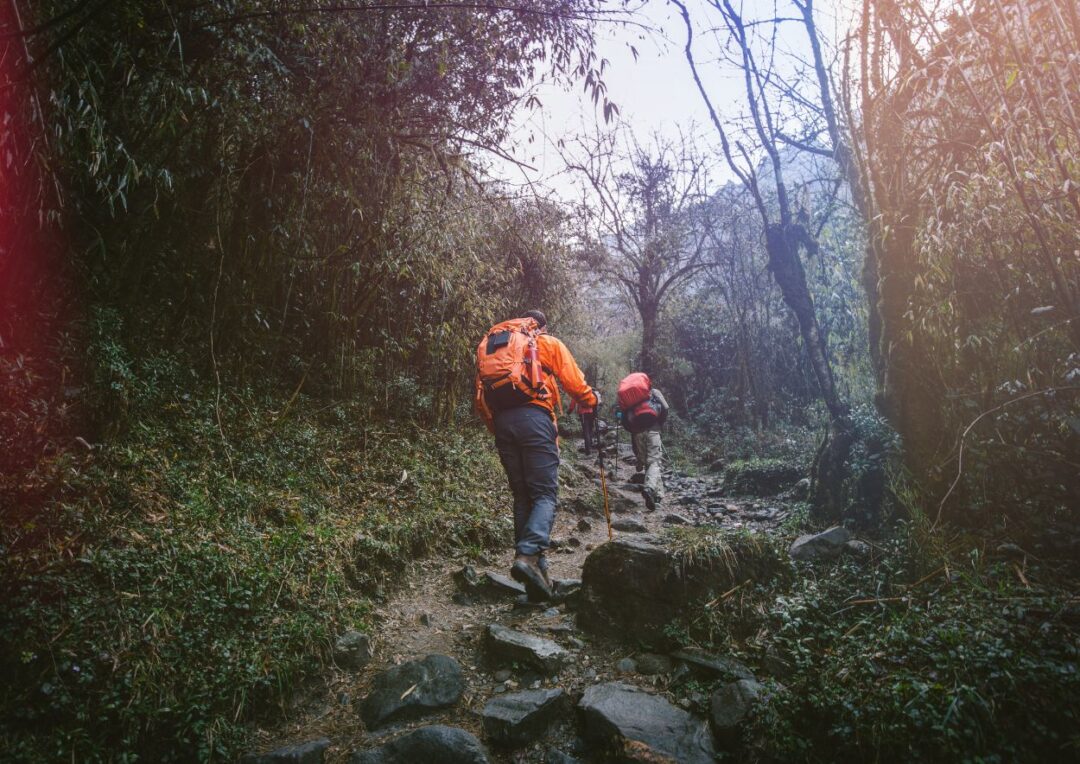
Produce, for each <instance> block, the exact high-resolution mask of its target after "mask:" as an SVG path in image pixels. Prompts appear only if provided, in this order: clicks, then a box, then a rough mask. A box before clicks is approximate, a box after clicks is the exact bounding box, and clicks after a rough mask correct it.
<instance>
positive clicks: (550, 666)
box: [487, 623, 568, 674]
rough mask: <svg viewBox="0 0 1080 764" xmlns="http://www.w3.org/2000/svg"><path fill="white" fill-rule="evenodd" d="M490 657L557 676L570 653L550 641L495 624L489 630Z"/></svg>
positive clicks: (488, 645)
mask: <svg viewBox="0 0 1080 764" xmlns="http://www.w3.org/2000/svg"><path fill="white" fill-rule="evenodd" d="M487 647H488V655H489V656H490V657H491V658H492V659H494V660H495V661H505V662H512V663H521V664H525V665H528V666H532V667H533V668H536V669H539V670H540V671H543V672H544V673H545V674H555V673H557V672H558V671H559V669H561V668H562V666H563V663H564V662H565V661H566V658H567V655H568V653H567V652H566V650H564V649H563V648H561V647H559V645H557V644H556V643H554V642H552V641H551V640H550V639H543V638H542V637H534V636H533V635H532V634H525V633H524V632H521V631H514V630H513V629H508V628H506V627H505V626H502V625H501V624H497V623H493V624H491V625H490V626H488V629H487Z"/></svg>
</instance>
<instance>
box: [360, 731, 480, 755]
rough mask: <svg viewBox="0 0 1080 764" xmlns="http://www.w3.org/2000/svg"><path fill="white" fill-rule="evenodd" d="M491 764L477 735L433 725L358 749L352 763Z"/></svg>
mask: <svg viewBox="0 0 1080 764" xmlns="http://www.w3.org/2000/svg"><path fill="white" fill-rule="evenodd" d="M418 762H422V763H423V764H488V757H487V751H485V750H484V746H482V745H481V744H480V741H479V740H477V739H476V737H475V736H474V735H472V734H471V733H469V732H466V731H465V730H463V729H459V728H457V727H445V726H443V725H441V724H433V725H431V726H429V727H420V728H419V729H416V730H413V731H412V732H410V733H408V734H406V735H402V736H401V737H399V738H396V739H394V740H391V741H390V742H389V743H387V744H386V745H383V746H380V747H378V748H372V749H370V750H367V751H357V752H356V753H354V754H353V755H352V758H350V759H349V764H417V763H418Z"/></svg>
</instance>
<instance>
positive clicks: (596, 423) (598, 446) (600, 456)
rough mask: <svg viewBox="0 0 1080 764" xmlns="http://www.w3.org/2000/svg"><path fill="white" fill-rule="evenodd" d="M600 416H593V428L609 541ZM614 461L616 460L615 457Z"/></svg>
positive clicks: (605, 470)
mask: <svg viewBox="0 0 1080 764" xmlns="http://www.w3.org/2000/svg"><path fill="white" fill-rule="evenodd" d="M599 422H600V417H599V416H595V417H593V428H594V431H595V433H596V458H597V461H599V463H600V490H601V491H602V492H603V494H604V519H605V520H607V538H608V541H611V539H612V534H611V508H610V507H609V506H608V492H607V467H606V466H605V465H604V445H603V444H602V443H601V442H600V424H599ZM617 452H618V449H616V456H618V453H617ZM616 463H618V460H617V459H616Z"/></svg>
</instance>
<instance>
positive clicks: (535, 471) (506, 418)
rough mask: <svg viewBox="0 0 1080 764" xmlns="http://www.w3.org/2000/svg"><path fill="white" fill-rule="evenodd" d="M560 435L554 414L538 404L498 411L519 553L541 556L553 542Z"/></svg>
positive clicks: (498, 434) (501, 450) (498, 432)
mask: <svg viewBox="0 0 1080 764" xmlns="http://www.w3.org/2000/svg"><path fill="white" fill-rule="evenodd" d="M556 436H557V432H556V430H555V423H554V422H553V421H551V415H550V414H549V413H548V412H547V411H546V410H545V409H542V408H540V407H539V406H533V405H531V404H526V405H524V406H518V407H517V408H512V409H506V410H505V411H500V412H498V413H496V414H495V447H496V448H497V449H498V450H499V459H500V460H501V461H502V465H503V469H505V470H506V477H507V479H508V480H509V482H510V491H511V492H512V493H513V494H514V547H515V549H517V553H518V554H529V555H532V554H542V553H543V551H544V550H545V549H547V548H548V546H549V545H550V543H551V526H552V525H553V524H554V523H555V504H556V502H557V501H558V498H559V447H558V445H557V444H556ZM545 564H546V563H545ZM542 567H543V565H542Z"/></svg>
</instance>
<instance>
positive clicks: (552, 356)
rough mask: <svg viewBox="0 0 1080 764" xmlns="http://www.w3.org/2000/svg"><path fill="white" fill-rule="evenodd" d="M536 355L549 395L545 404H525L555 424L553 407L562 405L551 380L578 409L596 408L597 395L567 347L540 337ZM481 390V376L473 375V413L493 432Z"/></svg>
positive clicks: (560, 342) (548, 338) (536, 402)
mask: <svg viewBox="0 0 1080 764" xmlns="http://www.w3.org/2000/svg"><path fill="white" fill-rule="evenodd" d="M536 351H537V355H538V356H539V357H540V367H541V368H542V369H543V376H544V386H545V387H547V389H548V390H549V391H550V392H551V394H550V395H549V396H548V397H547V398H546V399H545V400H542V401H541V400H536V401H532V402H531V403H527V404H525V405H527V406H540V407H542V408H545V409H547V410H548V412H549V413H550V414H551V419H552V421H555V407H556V406H558V407H559V409H560V410H561V409H562V401H561V400H560V398H559V386H558V385H556V384H555V380H553V379H552V377H553V376H554V377H555V378H556V379H558V380H559V382H560V383H562V386H563V388H564V389H565V390H566V392H568V393H569V394H570V397H572V398H573V399H574V400H575V401H577V403H578V405H580V406H588V407H595V406H596V404H597V397H596V393H595V392H593V389H592V388H591V387H589V385H588V384H586V382H585V375H584V374H583V373H582V372H581V369H579V368H578V365H577V361H575V360H574V356H572V355H570V351H569V350H568V349H567V347H566V345H564V344H563V343H562V340H559V339H558V338H556V337H552V336H551V335H550V334H544V333H541V334H540V335H538V336H537V338H536ZM482 390H483V386H482V384H481V382H480V375H479V374H477V375H476V396H475V399H476V413H477V414H479V415H480V416H481V417H482V418H483V420H484V424H486V425H487V428H488V429H489V430H491V431H492V432H494V431H495V421H494V416H493V414H492V411H491V409H489V408H488V407H487V404H486V403H485V402H484V396H483V394H482Z"/></svg>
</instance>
